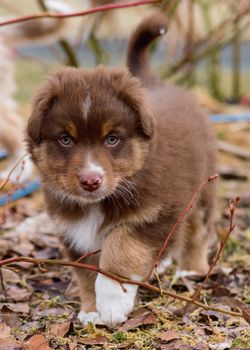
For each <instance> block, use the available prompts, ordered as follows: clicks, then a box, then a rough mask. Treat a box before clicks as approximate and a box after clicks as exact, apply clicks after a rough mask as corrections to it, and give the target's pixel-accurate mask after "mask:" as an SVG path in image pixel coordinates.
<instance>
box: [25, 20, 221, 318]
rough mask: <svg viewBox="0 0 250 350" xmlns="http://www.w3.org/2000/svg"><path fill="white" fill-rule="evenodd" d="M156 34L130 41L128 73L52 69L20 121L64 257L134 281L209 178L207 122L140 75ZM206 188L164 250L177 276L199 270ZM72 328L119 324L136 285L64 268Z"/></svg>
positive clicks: (171, 91)
mask: <svg viewBox="0 0 250 350" xmlns="http://www.w3.org/2000/svg"><path fill="white" fill-rule="evenodd" d="M165 31H166V24H165V18H164V17H162V16H161V15H154V16H153V17H151V18H149V19H147V20H146V21H144V22H143V23H141V25H139V27H138V28H137V30H136V31H135V33H134V34H133V35H132V37H131V40H130V43H129V49H128V68H129V70H130V72H129V71H127V70H125V69H123V70H118V69H108V68H105V67H98V68H96V69H94V70H90V71H85V70H82V69H74V68H63V69H62V70H60V71H59V72H57V73H55V74H53V75H52V76H50V77H49V78H48V80H47V81H46V82H45V83H44V84H43V86H42V87H41V90H40V92H39V93H38V95H37V96H36V99H35V101H34V105H33V111H32V114H31V117H30V120H29V122H28V129H27V135H28V136H27V141H28V146H29V151H30V153H31V155H32V158H33V160H34V162H35V164H36V165H37V168H38V170H39V172H40V175H41V179H42V183H43V190H44V194H45V200H46V204H47V209H48V212H49V214H50V216H51V217H52V218H53V220H54V221H55V223H56V224H57V228H58V232H59V233H60V235H61V239H62V241H63V242H64V244H65V246H66V247H67V249H68V252H69V255H70V257H71V258H72V259H74V260H76V259H77V258H79V257H81V256H82V255H84V254H86V253H88V252H93V251H96V250H99V249H100V250H101V252H100V253H99V254H97V255H95V256H91V257H89V258H88V259H87V261H86V262H87V263H91V264H96V265H98V266H99V267H101V268H102V269H104V270H106V271H109V272H112V273H114V274H117V275H120V276H124V277H127V278H131V279H134V280H143V279H144V278H145V277H146V275H147V273H148V271H149V269H150V266H151V265H152V262H153V259H154V257H155V255H156V254H157V252H158V251H159V249H160V247H161V246H162V244H163V242H164V240H165V238H166V235H167V233H168V232H169V231H170V229H171V228H172V226H173V225H174V223H175V222H176V220H177V218H178V216H179V214H180V213H181V211H182V210H183V209H184V207H185V206H186V205H187V203H188V202H189V201H190V198H191V196H192V194H193V192H194V191H195V190H196V189H197V188H198V187H199V185H200V184H201V183H202V182H203V181H204V180H206V178H208V177H209V176H210V175H213V174H214V173H215V171H216V169H215V168H216V165H215V163H216V162H215V158H216V157H215V142H214V138H213V136H212V133H211V130H210V127H209V123H208V119H207V116H206V115H205V114H204V113H203V111H202V110H201V109H200V107H199V106H198V104H197V102H196V101H195V99H194V97H193V96H192V94H190V93H189V92H186V91H184V90H183V89H181V88H178V87H175V86H171V85H168V84H167V85H165V84H164V83H163V82H161V81H160V80H158V78H156V77H155V76H154V75H153V73H152V72H151V71H150V67H149V64H148V58H147V53H148V52H147V48H148V45H149V44H150V43H151V42H152V41H153V40H154V39H155V38H156V37H158V36H159V35H162V34H164V33H165ZM214 200H215V188H214V185H213V184H210V185H209V186H208V187H207V188H206V189H205V190H204V191H203V192H202V193H201V194H200V196H199V199H198V201H197V205H196V207H195V208H193V209H192V211H191V212H190V214H189V216H188V218H187V220H186V222H185V223H183V224H181V225H180V226H179V227H178V231H177V232H176V233H175V235H174V238H173V239H172V240H171V241H170V244H169V247H168V251H167V253H166V254H165V256H164V257H163V260H162V264H161V266H164V263H165V259H166V258H167V257H168V256H169V255H170V256H172V257H174V258H175V259H176V260H177V261H178V263H179V266H180V268H181V269H185V270H195V271H198V272H200V273H205V272H206V271H207V268H208V262H207V250H208V239H209V236H211V233H212V231H213V211H214ZM76 273H77V276H78V280H79V286H80V289H81V301H82V306H81V311H80V313H79V315H78V317H79V319H80V320H81V322H82V323H83V324H86V323H87V322H89V321H92V322H94V323H102V324H116V323H120V322H124V321H125V320H126V319H127V317H128V314H129V313H130V312H131V311H132V309H133V306H134V302H135V297H136V293H137V286H135V285H125V289H126V291H125V290H124V288H122V286H121V285H120V284H119V283H117V282H116V281H114V280H111V279H109V278H107V277H105V276H103V275H101V274H96V273H95V272H93V271H87V270H82V269H78V270H77V271H76Z"/></svg>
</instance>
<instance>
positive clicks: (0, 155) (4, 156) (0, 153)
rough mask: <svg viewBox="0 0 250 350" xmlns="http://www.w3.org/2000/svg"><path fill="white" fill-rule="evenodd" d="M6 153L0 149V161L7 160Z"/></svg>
mask: <svg viewBox="0 0 250 350" xmlns="http://www.w3.org/2000/svg"><path fill="white" fill-rule="evenodd" d="M7 156H8V153H7V151H5V149H0V160H2V159H5V158H7Z"/></svg>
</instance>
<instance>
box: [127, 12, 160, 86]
mask: <svg viewBox="0 0 250 350" xmlns="http://www.w3.org/2000/svg"><path fill="white" fill-rule="evenodd" d="M166 31H167V20H166V17H165V16H164V15H163V14H161V13H155V14H154V15H151V16H150V17H148V18H146V19H144V20H143V21H142V22H141V23H140V24H139V26H138V27H137V28H136V30H135V32H134V33H133V34H132V35H131V38H130V40H129V44H128V51H127V66H128V68H129V70H130V72H131V73H132V74H133V75H134V76H136V77H138V78H140V79H141V80H142V81H143V83H144V85H151V84H154V83H157V82H158V81H159V79H158V78H157V76H156V75H155V74H154V73H153V72H152V70H151V67H150V63H149V45H150V44H151V43H152V42H153V41H154V40H155V39H156V38H158V37H160V36H162V35H164V34H165V33H166Z"/></svg>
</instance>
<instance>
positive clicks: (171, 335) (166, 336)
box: [157, 329, 180, 343]
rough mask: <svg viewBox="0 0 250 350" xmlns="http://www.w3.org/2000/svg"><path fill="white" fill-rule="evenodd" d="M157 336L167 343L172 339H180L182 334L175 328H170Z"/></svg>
mask: <svg viewBox="0 0 250 350" xmlns="http://www.w3.org/2000/svg"><path fill="white" fill-rule="evenodd" d="M157 338H158V339H160V340H162V341H164V342H166V343H167V342H169V341H171V340H174V339H179V338H180V336H179V334H178V333H177V332H176V331H175V330H174V329H169V330H168V331H165V332H161V333H160V334H158V336H157Z"/></svg>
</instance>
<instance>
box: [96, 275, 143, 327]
mask: <svg viewBox="0 0 250 350" xmlns="http://www.w3.org/2000/svg"><path fill="white" fill-rule="evenodd" d="M123 287H124V288H125V289H126V291H125V290H124V289H123V288H122V286H121V285H120V284H119V283H118V282H116V281H114V280H111V279H110V278H107V277H105V276H103V275H100V274H98V276H97V279H96V283H95V292H96V308H97V310H98V312H99V314H100V318H101V321H102V322H103V323H104V324H105V325H114V324H117V323H122V322H125V321H126V320H127V318H128V314H129V313H130V312H131V311H132V310H133V307H134V302H135V297H136V293H137V289H138V286H135V285H131V284H124V285H123Z"/></svg>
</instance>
